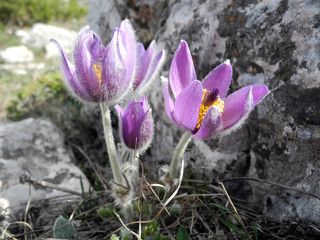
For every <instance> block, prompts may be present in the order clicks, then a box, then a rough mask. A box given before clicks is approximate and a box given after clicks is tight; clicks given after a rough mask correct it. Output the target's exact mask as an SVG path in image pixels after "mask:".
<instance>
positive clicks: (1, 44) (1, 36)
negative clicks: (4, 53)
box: [0, 24, 21, 48]
mask: <svg viewBox="0 0 320 240" xmlns="http://www.w3.org/2000/svg"><path fill="white" fill-rule="evenodd" d="M0 25H1V24H0ZM20 44H21V42H20V39H19V37H17V36H15V35H13V34H7V33H5V32H4V31H0V48H6V47H11V46H17V45H20Z"/></svg>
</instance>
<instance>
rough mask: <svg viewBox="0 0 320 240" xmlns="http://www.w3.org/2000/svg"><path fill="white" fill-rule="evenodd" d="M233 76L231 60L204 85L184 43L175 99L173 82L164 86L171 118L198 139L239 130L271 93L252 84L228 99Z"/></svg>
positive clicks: (176, 61) (175, 72)
mask: <svg viewBox="0 0 320 240" xmlns="http://www.w3.org/2000/svg"><path fill="white" fill-rule="evenodd" d="M231 77H232V67H231V65H230V62H229V60H227V61H225V62H224V63H222V64H221V65H219V66H218V67H216V68H215V69H214V70H213V71H211V72H210V73H209V74H208V75H207V76H206V78H205V79H204V81H203V82H202V83H201V82H200V81H198V80H197V76H196V73H195V69H194V65H193V60H192V57H191V54H190V50H189V48H188V44H187V43H186V42H185V41H181V43H180V46H179V49H178V50H177V51H176V53H175V56H174V58H173V60H172V64H171V68H170V76H169V80H170V86H171V90H172V93H173V96H174V98H175V99H174V100H173V99H172V98H171V96H170V93H169V83H168V82H167V81H166V82H165V83H164V100H165V108H166V112H167V115H168V116H169V118H170V119H171V120H172V121H173V122H174V123H175V124H176V125H178V126H180V127H182V128H184V129H187V130H189V131H191V132H192V135H193V137H194V138H196V139H207V138H210V137H213V136H215V135H216V134H218V133H220V132H226V133H229V132H231V131H233V130H235V129H237V128H239V127H240V126H241V125H242V124H243V122H244V120H245V119H246V118H247V117H248V115H249V113H250V112H251V111H252V110H253V108H254V106H255V105H257V104H258V103H259V102H260V101H261V100H262V99H263V98H264V97H265V96H266V95H267V94H268V93H269V90H268V88H267V87H266V86H264V85H250V86H246V87H244V88H242V89H240V90H238V91H236V92H234V93H232V94H230V95H229V96H228V97H226V94H227V91H228V89H229V85H230V82H231ZM225 97H226V98H225Z"/></svg>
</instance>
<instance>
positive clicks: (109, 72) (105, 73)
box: [53, 20, 136, 104]
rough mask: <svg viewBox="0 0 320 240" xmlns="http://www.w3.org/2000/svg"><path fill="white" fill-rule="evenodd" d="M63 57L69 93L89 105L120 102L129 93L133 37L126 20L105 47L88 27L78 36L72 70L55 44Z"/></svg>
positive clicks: (133, 52)
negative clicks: (90, 103)
mask: <svg viewBox="0 0 320 240" xmlns="http://www.w3.org/2000/svg"><path fill="white" fill-rule="evenodd" d="M53 41H54V42H56V43H57V45H58V48H59V49H60V51H61V55H62V68H63V74H64V75H65V79H66V83H67V85H68V86H69V89H70V91H71V92H72V94H73V95H74V96H76V97H78V98H79V99H80V100H84V101H89V102H106V104H113V103H114V102H115V101H119V98H121V97H122V96H123V95H124V93H125V92H126V91H127V90H129V89H130V88H129V87H130V84H131V81H132V79H133V74H134V64H135V45H136V42H135V36H134V31H133V28H132V26H131V24H130V22H129V21H128V20H124V21H122V23H121V25H120V27H119V28H116V29H115V31H114V34H113V37H112V40H111V42H110V43H109V45H108V47H107V48H105V47H104V46H102V45H101V39H100V38H99V37H98V36H97V35H96V34H95V33H93V32H92V31H91V30H90V29H89V27H84V28H83V29H82V30H81V31H80V32H79V35H78V38H77V41H76V44H75V48H74V53H73V59H74V67H73V66H72V64H71V63H70V61H69V60H68V58H67V57H66V55H65V53H64V51H63V49H62V47H61V46H60V45H59V44H58V42H57V41H56V40H53Z"/></svg>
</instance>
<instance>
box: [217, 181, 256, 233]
mask: <svg viewBox="0 0 320 240" xmlns="http://www.w3.org/2000/svg"><path fill="white" fill-rule="evenodd" d="M219 184H220V185H221V187H222V189H223V191H224V192H225V194H226V196H227V198H228V201H229V203H230V204H231V207H232V209H233V211H234V213H235V214H236V216H237V218H238V221H239V223H240V225H241V227H242V228H243V230H244V231H245V232H246V234H247V237H248V239H250V238H251V237H250V234H249V232H248V230H247V228H246V226H245V225H244V222H243V220H242V218H241V216H240V214H239V213H238V211H237V209H236V207H235V206H234V204H233V202H232V200H231V198H230V196H229V194H228V192H227V189H226V188H225V187H224V184H223V182H219Z"/></svg>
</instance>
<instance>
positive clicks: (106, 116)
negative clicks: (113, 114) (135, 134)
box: [100, 103, 126, 194]
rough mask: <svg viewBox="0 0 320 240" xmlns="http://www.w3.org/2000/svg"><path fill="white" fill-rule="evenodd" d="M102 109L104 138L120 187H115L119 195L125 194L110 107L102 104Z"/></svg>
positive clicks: (114, 176) (114, 174)
mask: <svg viewBox="0 0 320 240" xmlns="http://www.w3.org/2000/svg"><path fill="white" fill-rule="evenodd" d="M100 109H101V114H102V123H103V130H104V138H105V140H106V144H107V150H108V155H109V160H110V164H111V169H112V174H113V179H114V181H115V183H117V184H118V186H116V187H115V190H116V191H117V193H119V194H124V193H125V192H126V189H124V188H122V187H120V186H119V185H122V186H124V187H126V181H125V179H124V177H123V176H122V172H121V170H120V165H119V162H118V156H117V150H116V145H115V143H114V139H113V134H112V125H111V118H110V109H109V107H108V106H105V105H104V104H103V103H100Z"/></svg>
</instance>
